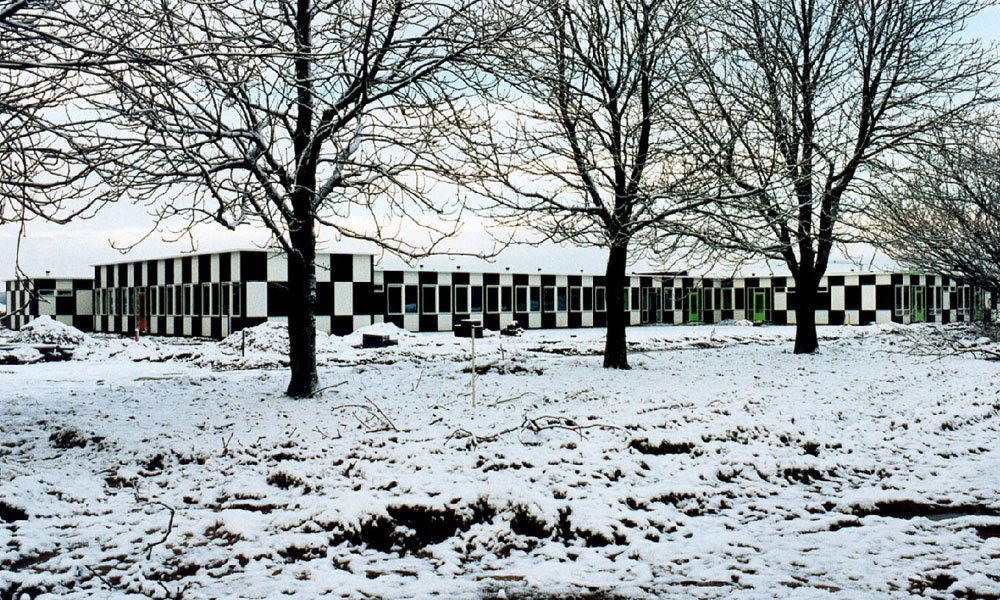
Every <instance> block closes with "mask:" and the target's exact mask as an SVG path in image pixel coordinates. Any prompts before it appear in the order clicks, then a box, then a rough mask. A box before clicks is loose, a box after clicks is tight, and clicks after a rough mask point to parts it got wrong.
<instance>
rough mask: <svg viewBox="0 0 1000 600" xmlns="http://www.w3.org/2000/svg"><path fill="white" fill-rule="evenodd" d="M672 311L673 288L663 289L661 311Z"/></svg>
mask: <svg viewBox="0 0 1000 600" xmlns="http://www.w3.org/2000/svg"><path fill="white" fill-rule="evenodd" d="M730 291H731V290H730ZM673 309H674V288H663V310H673Z"/></svg>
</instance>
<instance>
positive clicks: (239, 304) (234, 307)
mask: <svg viewBox="0 0 1000 600" xmlns="http://www.w3.org/2000/svg"><path fill="white" fill-rule="evenodd" d="M229 290H230V294H231V295H230V298H229V314H230V316H233V317H242V316H243V286H242V284H241V283H240V282H238V281H234V282H232V283H231V284H230V285H229Z"/></svg>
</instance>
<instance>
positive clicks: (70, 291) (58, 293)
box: [56, 290, 73, 298]
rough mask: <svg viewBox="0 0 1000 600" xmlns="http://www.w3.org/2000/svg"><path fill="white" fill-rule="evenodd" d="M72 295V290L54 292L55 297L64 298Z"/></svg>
mask: <svg viewBox="0 0 1000 600" xmlns="http://www.w3.org/2000/svg"><path fill="white" fill-rule="evenodd" d="M72 295H73V290H56V296H60V297H63V298H66V297H68V296H72Z"/></svg>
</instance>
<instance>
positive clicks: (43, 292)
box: [38, 290, 56, 297]
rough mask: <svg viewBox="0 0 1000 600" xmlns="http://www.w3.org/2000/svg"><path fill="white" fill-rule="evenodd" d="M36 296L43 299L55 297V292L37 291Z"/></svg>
mask: <svg viewBox="0 0 1000 600" xmlns="http://www.w3.org/2000/svg"><path fill="white" fill-rule="evenodd" d="M38 295H39V296H45V297H50V296H55V295H56V291H55V290H38Z"/></svg>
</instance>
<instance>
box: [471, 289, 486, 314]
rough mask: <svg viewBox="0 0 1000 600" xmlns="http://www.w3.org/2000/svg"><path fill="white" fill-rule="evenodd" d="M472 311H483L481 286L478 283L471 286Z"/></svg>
mask: <svg viewBox="0 0 1000 600" xmlns="http://www.w3.org/2000/svg"><path fill="white" fill-rule="evenodd" d="M470 291H471V292H472V301H471V304H472V312H483V288H482V286H479V285H474V286H472V288H471V290H470Z"/></svg>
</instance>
